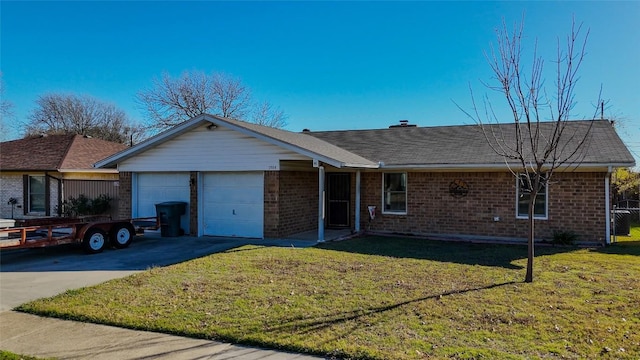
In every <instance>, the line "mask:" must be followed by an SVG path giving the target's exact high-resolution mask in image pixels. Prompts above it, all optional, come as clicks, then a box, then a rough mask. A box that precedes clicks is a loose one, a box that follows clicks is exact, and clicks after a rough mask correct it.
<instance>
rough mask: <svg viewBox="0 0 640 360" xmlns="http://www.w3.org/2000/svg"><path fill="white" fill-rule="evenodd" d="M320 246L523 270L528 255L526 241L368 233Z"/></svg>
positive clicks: (546, 251)
mask: <svg viewBox="0 0 640 360" xmlns="http://www.w3.org/2000/svg"><path fill="white" fill-rule="evenodd" d="M317 247H318V248H320V249H326V250H335V251H345V252H353V253H358V254H367V255H378V256H389V257H397V258H412V259H422V260H433V261H440V262H452V263H457V264H466V265H481V266H493V267H503V268H506V269H514V270H519V269H522V268H523V266H521V265H516V264H514V263H513V262H514V261H516V260H521V259H526V257H527V246H526V245H509V244H488V243H471V242H454V241H444V240H427V239H420V238H401V237H384V236H365V237H361V238H356V239H351V240H345V241H338V242H328V243H323V244H319V245H318V246H317ZM575 249H576V248H575V247H550V246H541V245H537V244H536V256H538V255H552V254H556V253H561V252H567V251H573V250H575Z"/></svg>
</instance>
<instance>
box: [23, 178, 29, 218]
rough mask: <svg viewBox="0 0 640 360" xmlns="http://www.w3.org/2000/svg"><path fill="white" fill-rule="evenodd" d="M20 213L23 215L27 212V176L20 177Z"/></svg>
mask: <svg viewBox="0 0 640 360" xmlns="http://www.w3.org/2000/svg"><path fill="white" fill-rule="evenodd" d="M22 211H23V214H24V215H27V212H28V211H29V175H22Z"/></svg>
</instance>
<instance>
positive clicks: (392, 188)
mask: <svg viewBox="0 0 640 360" xmlns="http://www.w3.org/2000/svg"><path fill="white" fill-rule="evenodd" d="M382 205H383V206H382V209H383V211H382V212H383V213H392V214H394V213H395V214H406V213H407V173H389V174H387V173H385V174H383V180H382Z"/></svg>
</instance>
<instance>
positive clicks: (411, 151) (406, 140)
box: [308, 120, 635, 169]
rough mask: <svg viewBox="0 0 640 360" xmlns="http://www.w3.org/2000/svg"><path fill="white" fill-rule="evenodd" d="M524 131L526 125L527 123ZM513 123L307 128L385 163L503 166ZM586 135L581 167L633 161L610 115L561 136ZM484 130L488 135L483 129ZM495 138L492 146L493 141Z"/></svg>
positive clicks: (571, 144)
mask: <svg viewBox="0 0 640 360" xmlns="http://www.w3.org/2000/svg"><path fill="white" fill-rule="evenodd" d="M554 126H555V123H554V122H541V123H540V130H541V134H550V132H551V131H553V128H554ZM524 130H525V131H526V129H524ZM514 132H515V124H513V123H510V124H489V125H485V126H484V131H483V128H482V127H480V126H478V125H460V126H438V127H409V126H407V127H392V128H388V129H376V130H344V131H320V132H308V134H310V135H312V136H315V137H317V138H318V139H322V140H324V141H327V142H329V143H331V144H334V145H336V146H339V147H341V148H343V149H345V150H348V151H350V152H353V153H355V154H358V155H360V156H362V157H364V158H367V159H369V160H372V161H376V162H382V163H383V166H382V167H386V168H393V167H398V168H412V167H413V168H442V169H447V168H491V167H504V166H505V158H504V157H502V156H500V155H498V154H497V153H496V151H494V148H496V149H497V148H498V147H499V146H500V145H506V146H511V147H513V146H514V144H515V136H514ZM587 133H588V134H589V135H588V136H587V137H586V139H587V140H586V142H585V145H584V146H583V147H582V148H581V150H580V151H579V152H578V153H576V154H575V155H574V156H573V157H572V163H573V164H580V166H583V167H601V166H634V164H635V162H634V158H633V156H632V155H631V153H630V152H629V150H628V149H627V147H626V146H625V145H624V143H623V142H622V140H621V139H620V137H619V136H618V135H617V133H616V131H615V129H614V128H613V126H612V125H611V123H610V122H609V121H607V120H595V121H591V120H584V121H568V122H566V128H565V129H564V133H563V136H562V137H561V139H562V140H563V142H562V143H561V147H563V146H564V145H565V144H566V145H568V146H566V147H565V155H568V154H569V151H571V150H568V149H573V148H575V145H576V143H577V142H579V141H581V140H583V139H584V138H585V134H587ZM485 134H486V135H485ZM491 144H493V148H492V146H491Z"/></svg>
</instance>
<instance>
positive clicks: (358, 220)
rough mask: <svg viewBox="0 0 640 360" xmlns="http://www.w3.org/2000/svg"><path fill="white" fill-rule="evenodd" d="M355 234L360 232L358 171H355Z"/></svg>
mask: <svg viewBox="0 0 640 360" xmlns="http://www.w3.org/2000/svg"><path fill="white" fill-rule="evenodd" d="M355 212H356V226H355V230H356V233H359V232H360V170H358V171H356V206H355Z"/></svg>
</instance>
